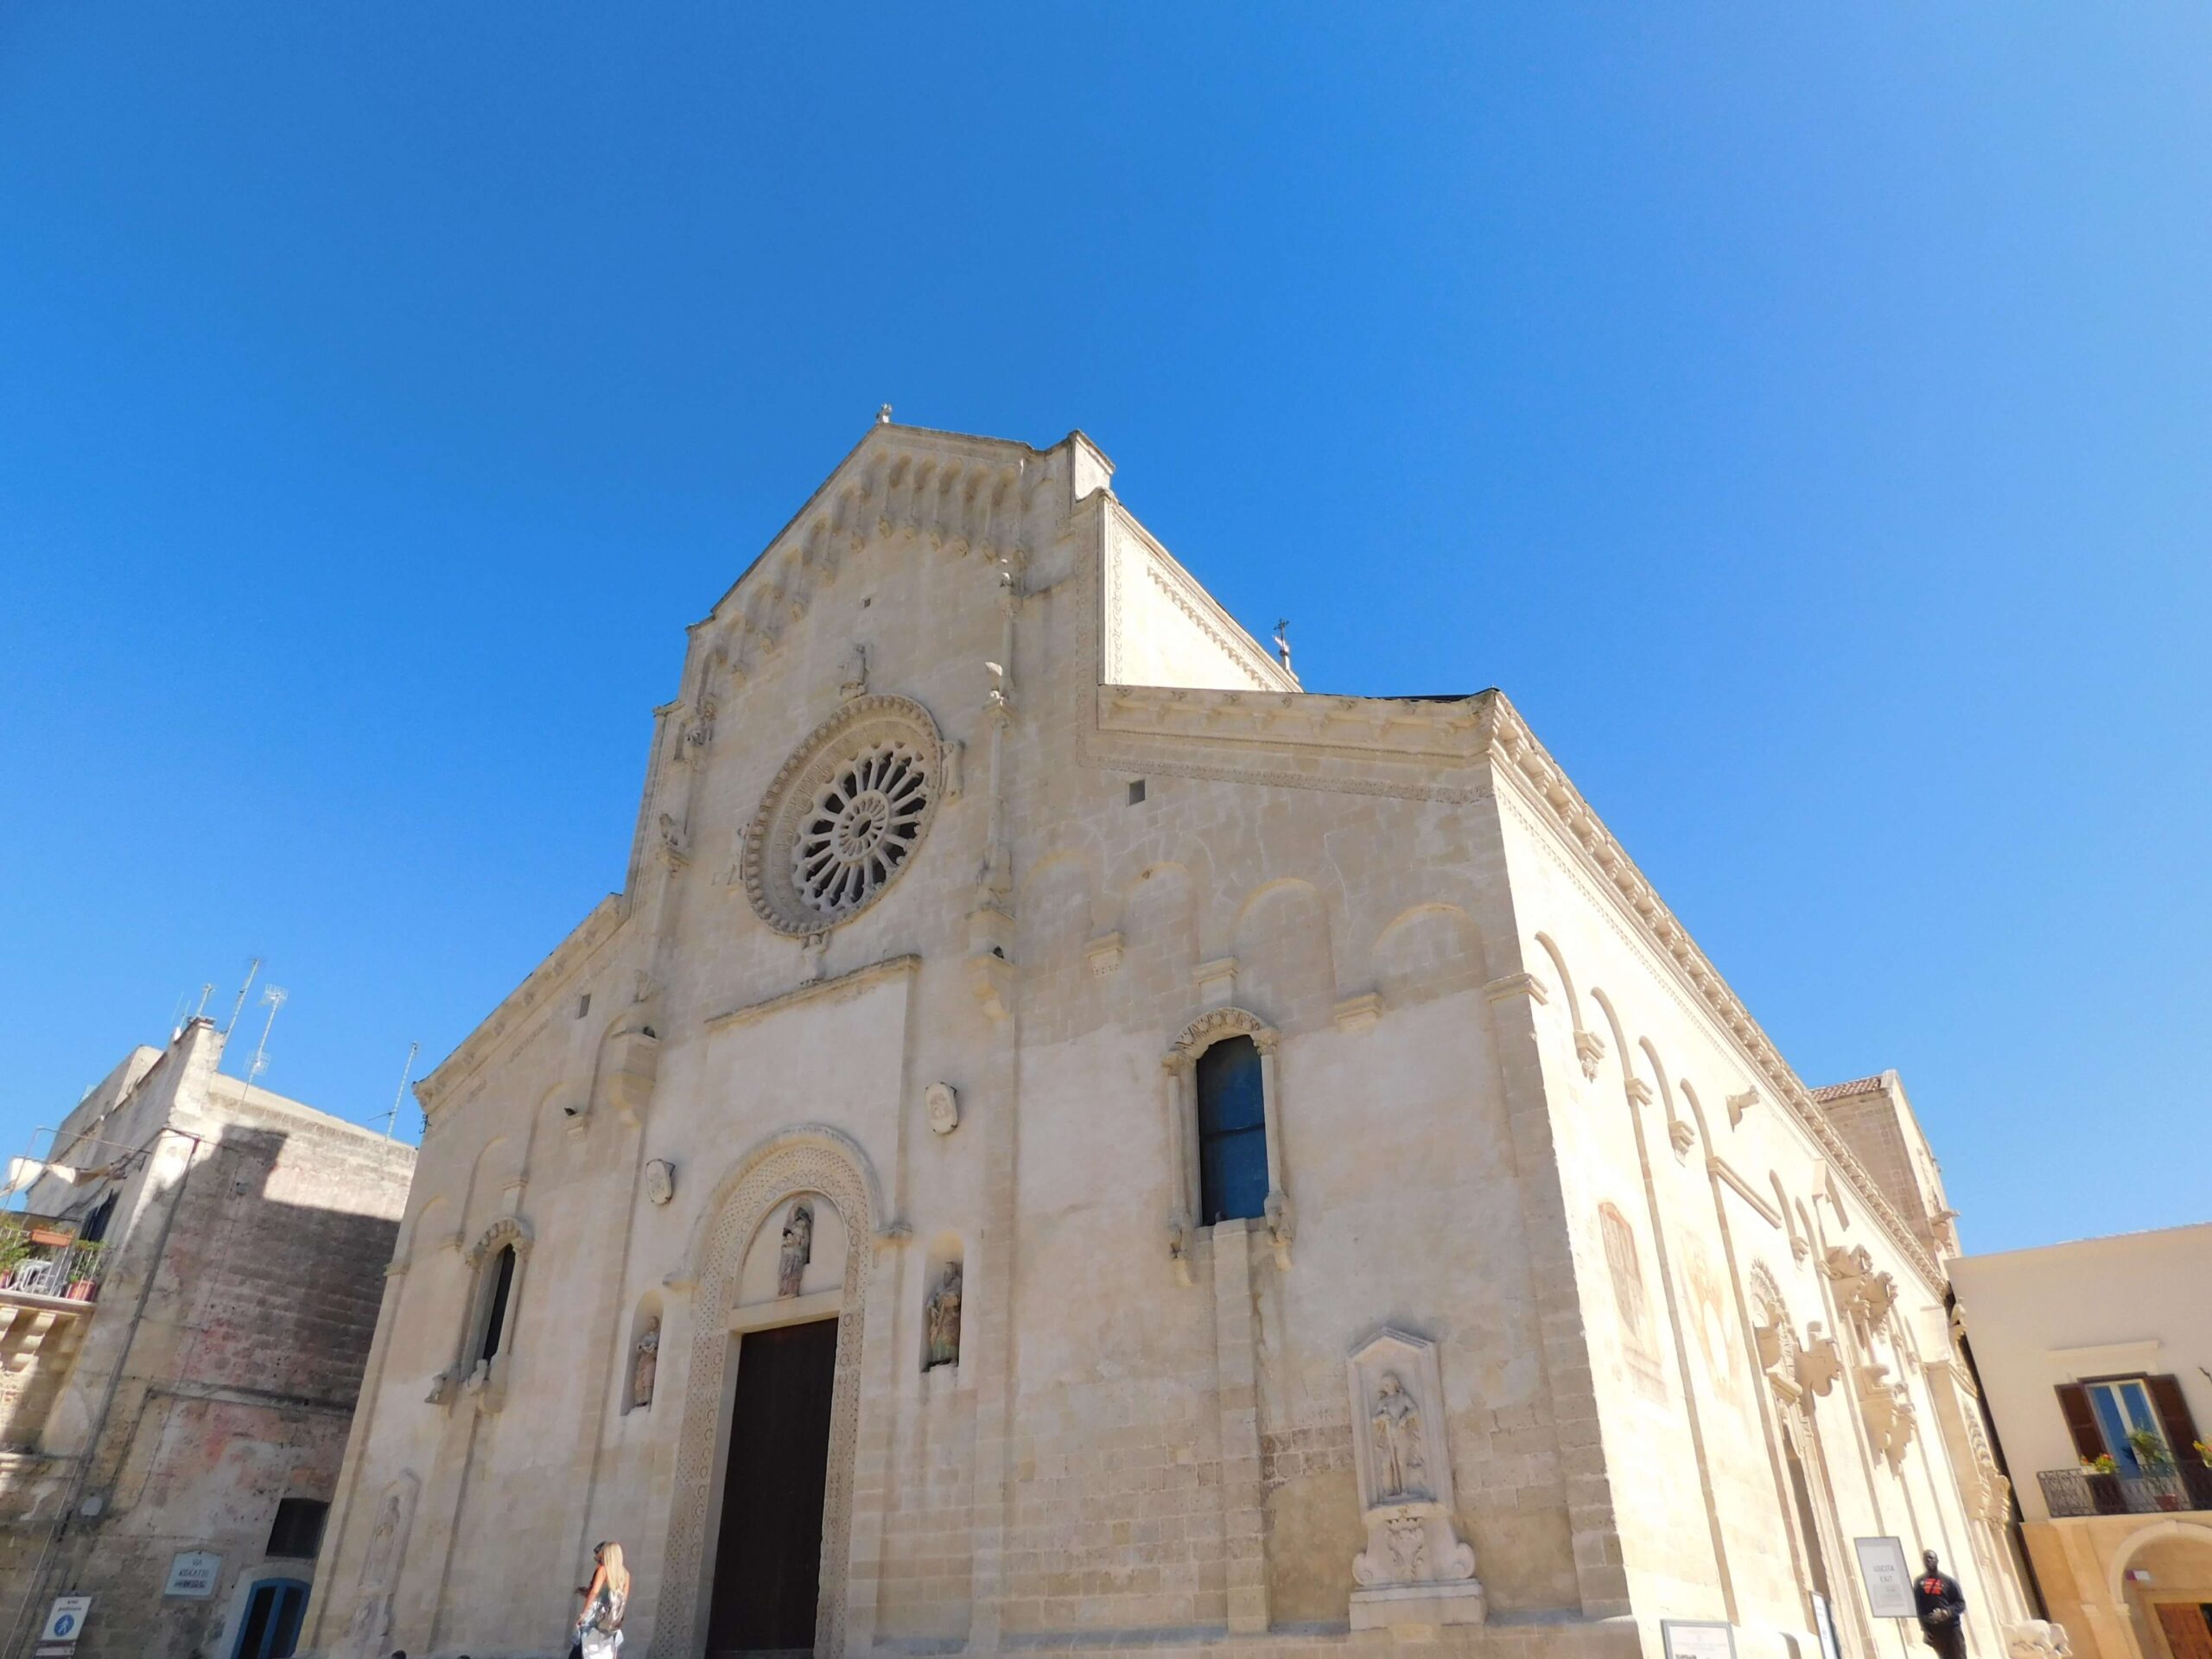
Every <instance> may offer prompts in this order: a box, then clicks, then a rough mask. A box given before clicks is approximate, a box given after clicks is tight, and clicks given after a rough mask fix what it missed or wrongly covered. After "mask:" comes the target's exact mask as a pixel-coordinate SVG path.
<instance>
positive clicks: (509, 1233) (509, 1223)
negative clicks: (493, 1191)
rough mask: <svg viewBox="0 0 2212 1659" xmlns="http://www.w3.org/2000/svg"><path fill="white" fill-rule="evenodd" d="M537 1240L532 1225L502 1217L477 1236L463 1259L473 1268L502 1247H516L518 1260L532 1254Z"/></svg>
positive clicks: (462, 1254)
mask: <svg viewBox="0 0 2212 1659" xmlns="http://www.w3.org/2000/svg"><path fill="white" fill-rule="evenodd" d="M536 1242H537V1234H536V1233H534V1232H532V1231H531V1225H530V1224H529V1223H528V1222H527V1221H524V1219H523V1218H522V1217H520V1216H501V1217H499V1219H498V1220H497V1221H495V1222H493V1224H491V1225H490V1226H489V1227H486V1229H485V1230H483V1231H482V1232H480V1233H479V1234H478V1235H477V1236H476V1242H475V1243H474V1244H471V1245H470V1246H469V1247H468V1248H467V1249H466V1250H464V1251H462V1252H461V1259H462V1260H463V1261H465V1262H467V1263H468V1265H469V1266H470V1267H472V1268H474V1267H480V1266H482V1265H483V1262H484V1258H485V1257H486V1256H487V1255H491V1254H492V1252H493V1251H494V1250H496V1249H499V1248H500V1247H501V1246H502V1245H506V1244H512V1245H513V1246H514V1247H515V1256H516V1258H517V1260H520V1259H521V1258H522V1257H524V1256H526V1255H529V1254H530V1247H531V1245H532V1244H533V1243H536Z"/></svg>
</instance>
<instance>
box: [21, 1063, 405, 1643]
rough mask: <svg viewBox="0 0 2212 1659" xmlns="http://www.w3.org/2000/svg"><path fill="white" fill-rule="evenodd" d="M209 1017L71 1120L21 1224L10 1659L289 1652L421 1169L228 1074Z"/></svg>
mask: <svg viewBox="0 0 2212 1659" xmlns="http://www.w3.org/2000/svg"><path fill="white" fill-rule="evenodd" d="M222 1049H223V1039H222V1037H221V1036H220V1034H219V1033H217V1031H216V1030H215V1028H214V1027H213V1025H212V1024H211V1023H210V1022H209V1021H207V1020H194V1021H192V1022H191V1023H190V1024H189V1025H188V1026H186V1027H184V1029H183V1030H181V1032H179V1033H177V1036H176V1039H175V1041H173V1042H172V1043H171V1044H170V1045H169V1046H168V1048H167V1049H166V1050H161V1049H154V1048H139V1049H137V1050H135V1051H134V1052H132V1053H131V1054H130V1057H129V1058H127V1059H125V1060H124V1063H123V1064H122V1065H119V1066H118V1067H117V1068H116V1070H115V1071H113V1072H112V1073H111V1074H110V1076H109V1077H107V1078H106V1079H105V1081H103V1082H102V1083H101V1084H99V1086H98V1087H96V1088H95V1089H94V1090H92V1092H91V1093H90V1094H88V1095H87V1096H86V1097H85V1099H84V1100H83V1101H82V1102H81V1103H79V1105H78V1106H77V1108H76V1109H75V1110H73V1112H71V1113H70V1114H69V1116H67V1118H65V1119H64V1120H63V1121H62V1123H61V1126H60V1129H59V1130H58V1131H57V1132H56V1134H55V1135H54V1148H53V1151H52V1153H51V1154H49V1160H50V1161H49V1162H48V1166H47V1170H46V1173H43V1174H42V1175H41V1176H40V1177H39V1179H37V1180H36V1181H35V1184H34V1185H32V1186H31V1187H30V1189H29V1193H28V1195H27V1198H26V1211H24V1212H23V1213H22V1214H10V1215H5V1216H0V1262H4V1268H0V1446H4V1447H5V1448H6V1449H5V1451H4V1452H0V1598H4V1599H0V1610H4V1617H5V1618H6V1619H7V1621H8V1635H7V1637H6V1638H5V1641H6V1643H7V1645H6V1647H5V1649H4V1651H5V1652H6V1654H7V1655H8V1656H10V1659H14V1656H16V1655H20V1654H28V1653H29V1652H30V1651H31V1649H32V1644H33V1643H34V1642H35V1639H36V1637H37V1636H38V1634H39V1631H40V1630H41V1626H42V1625H43V1624H44V1621H45V1618H46V1616H47V1611H48V1607H49V1605H51V1602H52V1600H53V1599H54V1597H56V1596H60V1595H89V1596H90V1597H92V1610H91V1613H90V1615H89V1617H88V1618H86V1620H85V1622H84V1626H83V1631H82V1638H81V1640H80V1641H79V1643H78V1646H77V1648H76V1650H75V1651H76V1655H77V1656H78V1659H185V1656H188V1655H191V1656H207V1659H282V1656H283V1655H286V1654H289V1653H291V1652H292V1651H294V1648H293V1643H294V1642H295V1641H296V1637H297V1634H298V1630H299V1624H300V1619H301V1618H302V1614H303V1613H304V1612H305V1611H306V1602H307V1592H308V1584H309V1581H310V1580H311V1579H312V1577H313V1568H314V1557H315V1550H316V1548H317V1545H318V1543H319V1541H320V1540H321V1532H322V1528H323V1524H324V1519H325V1515H326V1512H327V1507H328V1505H329V1503H330V1499H331V1497H332V1495H333V1493H334V1490H335V1487H336V1484H337V1478H338V1467H339V1462H340V1458H341V1457H342V1455H343V1453H344V1449H345V1439H346V1425H347V1423H348V1422H349V1421H350V1420H351V1418H352V1415H353V1404H354V1400H355V1396H356V1395H357V1393H358V1391H359V1387H360V1379H361V1365H362V1362H363V1360H364V1359H365V1357H366V1355H367V1351H368V1345H369V1339H370V1336H371V1334H372V1330H373V1328H374V1325H375V1320H376V1309H377V1304H378V1298H379V1297H380V1295H381V1294H382V1293H383V1287H384V1271H385V1264H386V1262H388V1261H389V1259H390V1257H391V1244H392V1240H393V1237H394V1236H395V1234H396V1233H397V1223H398V1217H399V1216H400V1214H401V1212H402V1211H403V1209H404V1206H405V1204H406V1199H407V1183H408V1179H409V1178H410V1175H411V1174H412V1173H413V1169H414V1163H415V1154H414V1149H413V1148H412V1147H406V1146H402V1145H398V1144H396V1143H394V1142H392V1141H387V1140H386V1139H385V1138H384V1137H383V1136H382V1135H378V1134H377V1133H375V1132H374V1131H373V1130H369V1129H363V1128H356V1127H355V1126H354V1125H353V1124H350V1123H345V1122H340V1121H339V1120H338V1119H336V1118H334V1117H331V1116H327V1115H326V1114H324V1113H321V1112H318V1111H315V1109H312V1108H310V1107H307V1106H302V1105H301V1104H300V1103H298V1102H297V1101H291V1100H286V1099H283V1097H282V1096H277V1095H272V1094H270V1093H269V1092H268V1091H267V1090H264V1089H258V1088H250V1087H248V1086H247V1085H246V1084H243V1083H241V1082H239V1081H238V1079H237V1078H235V1077H226V1076H224V1075H223V1074H221V1073H220V1072H219V1071H217V1070H216V1069H215V1068H216V1065H217V1063H218V1062H219V1060H220V1058H221V1056H222Z"/></svg>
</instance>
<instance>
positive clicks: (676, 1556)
mask: <svg viewBox="0 0 2212 1659" xmlns="http://www.w3.org/2000/svg"><path fill="white" fill-rule="evenodd" d="M799 1197H812V1198H818V1199H820V1200H821V1201H823V1202H824V1203H827V1204H828V1205H830V1206H832V1207H833V1208H834V1209H835V1211H836V1218H837V1220H838V1221H839V1222H840V1223H841V1224H842V1231H843V1233H844V1236H845V1237H846V1239H847V1240H848V1241H849V1247H848V1248H847V1249H846V1251H845V1264H844V1274H843V1278H842V1282H841V1283H840V1285H839V1286H838V1287H837V1289H836V1292H835V1300H834V1305H833V1304H832V1302H831V1301H830V1300H829V1298H828V1297H823V1298H821V1299H820V1300H821V1302H822V1307H823V1309H824V1310H826V1311H828V1312H829V1313H834V1314H835V1315H836V1319H837V1337H836V1360H835V1363H834V1368H833V1370H832V1374H831V1376H832V1382H831V1399H830V1409H829V1455H828V1464H827V1470H826V1478H825V1484H824V1493H823V1512H822V1569H821V1597H820V1602H819V1612H818V1616H817V1623H816V1626H815V1640H814V1648H815V1651H816V1653H817V1654H819V1655H823V1656H827V1655H829V1654H832V1653H835V1652H836V1651H837V1650H838V1649H839V1648H840V1646H841V1645H842V1640H843V1634H844V1616H845V1577H846V1567H847V1564H848V1562H849V1559H850V1549H849V1540H850V1535H851V1528H852V1490H853V1453H854V1446H855V1437H856V1433H857V1430H858V1420H859V1405H860V1382H861V1332H862V1326H863V1325H864V1323H865V1319H866V1308H865V1306H864V1303H865V1295H866V1287H867V1282H868V1266H869V1263H870V1262H871V1261H872V1260H873V1257H874V1249H873V1248H872V1247H873V1243H874V1236H875V1226H876V1217H877V1213H878V1211H879V1208H880V1205H879V1203H878V1199H877V1192H876V1183H875V1179H874V1173H873V1172H872V1171H871V1170H870V1169H869V1168H868V1160H867V1158H866V1156H865V1155H864V1154H862V1153H861V1149H860V1148H859V1147H858V1146H856V1145H855V1143H854V1142H853V1141H852V1140H851V1139H850V1138H849V1136H847V1135H842V1134H840V1133H839V1132H838V1131H836V1130H835V1129H831V1128H826V1127H820V1126H813V1127H809V1128H800V1129H794V1130H791V1131H790V1132H788V1133H786V1134H784V1135H778V1136H777V1137H775V1138H774V1139H773V1140H772V1141H769V1142H768V1143H767V1144H766V1145H765V1146H763V1147H760V1148H758V1149H757V1150H756V1151H755V1152H753V1154H751V1155H749V1156H748V1157H747V1159H746V1160H744V1161H743V1162H742V1163H741V1165H740V1166H739V1167H738V1169H737V1170H736V1171H735V1172H734V1173H733V1174H732V1175H731V1176H730V1178H729V1179H728V1180H726V1181H725V1182H724V1183H723V1185H722V1190H721V1192H720V1193H719V1194H718V1195H717V1199H716V1202H715V1204H714V1205H710V1206H709V1208H708V1209H707V1211H706V1212H705V1219H704V1221H703V1223H702V1228H701V1230H700V1232H699V1233H698V1234H697V1235H696V1236H695V1238H694V1243H693V1249H692V1270H693V1274H694V1278H695V1286H696V1288H695V1291H694V1299H693V1311H694V1318H693V1321H692V1334H691V1352H690V1363H689V1365H688V1366H687V1368H686V1371H685V1376H684V1382H683V1421H682V1424H681V1427H680V1428H679V1429H678V1432H677V1452H676V1472H675V1478H674V1480H673V1482H672V1483H671V1495H670V1507H669V1530H668V1545H667V1548H666V1550H665V1552H664V1555H663V1558H662V1559H663V1560H664V1562H665V1563H666V1573H665V1576H664V1579H663V1580H662V1581H661V1592H660V1599H659V1605H658V1608H657V1609H656V1617H655V1618H654V1620H653V1635H652V1649H651V1654H652V1659H690V1656H691V1655H694V1654H696V1653H697V1652H698V1651H699V1645H700V1643H701V1642H702V1640H703V1639H704V1636H705V1631H706V1623H707V1616H708V1611H709V1605H710V1600H711V1597H712V1594H713V1573H712V1572H711V1571H710V1568H709V1562H710V1560H711V1554H710V1551H709V1545H710V1544H711V1542H712V1541H713V1538H712V1534H713V1533H714V1531H715V1529H716V1528H717V1526H718V1524H719V1522H720V1515H719V1513H718V1508H717V1505H716V1503H715V1500H716V1498H717V1497H719V1495H720V1494H719V1491H718V1488H719V1480H720V1476H721V1471H722V1466H723V1459H724V1455H725V1452H726V1447H727V1443H728V1423H727V1422H726V1421H725V1417H726V1414H725V1411H724V1406H725V1403H726V1402H727V1401H728V1398H729V1395H730V1392H731V1389H732V1385H733V1384H734V1380H735V1379H734V1376H733V1375H732V1373H731V1370H730V1359H731V1356H732V1354H733V1352H734V1350H735V1347H736V1340H737V1339H736V1338H735V1337H734V1335H733V1327H732V1313H733V1304H734V1300H735V1297H736V1292H737V1288H738V1283H739V1280H740V1276H741V1274H742V1272H743V1269H744V1265H745V1260H746V1255H747V1249H748V1248H749V1247H750V1246H751V1245H752V1243H753V1238H754V1236H755V1235H756V1234H758V1233H759V1232H760V1228H761V1225H762V1224H763V1223H764V1222H766V1220H767V1219H768V1217H769V1215H770V1213H771V1212H772V1211H775V1210H776V1209H777V1208H778V1207H779V1205H785V1204H786V1203H787V1202H788V1201H789V1200H791V1199H792V1198H799Z"/></svg>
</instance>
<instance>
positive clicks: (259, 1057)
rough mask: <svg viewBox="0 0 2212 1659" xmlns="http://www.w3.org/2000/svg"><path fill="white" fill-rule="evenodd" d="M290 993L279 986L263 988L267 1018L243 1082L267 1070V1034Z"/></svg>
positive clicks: (262, 994)
mask: <svg viewBox="0 0 2212 1659" xmlns="http://www.w3.org/2000/svg"><path fill="white" fill-rule="evenodd" d="M289 995H291V993H290V992H289V991H288V990H286V989H285V988H283V986H281V985H269V986H264V988H263V989H262V993H261V1000H262V1001H263V1002H264V1004H266V1005H267V1007H268V1009H269V1018H268V1019H267V1020H265V1021H264V1023H263V1025H262V1027H261V1040H260V1041H259V1042H257V1043H256V1044H255V1045H254V1046H253V1064H252V1065H250V1066H248V1067H247V1068H246V1074H245V1080H246V1081H247V1082H248V1083H249V1084H250V1083H251V1082H252V1081H253V1080H254V1079H255V1078H256V1077H259V1076H260V1075H261V1074H262V1073H263V1072H264V1071H266V1070H268V1068H269V1033H270V1029H271V1028H272V1027H274V1026H275V1025H276V1023H277V1009H279V1008H281V1007H283V1006H284V999H285V998H286V997H288V996H289Z"/></svg>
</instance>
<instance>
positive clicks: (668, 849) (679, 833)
mask: <svg viewBox="0 0 2212 1659" xmlns="http://www.w3.org/2000/svg"><path fill="white" fill-rule="evenodd" d="M660 844H661V850H662V851H664V852H665V853H666V854H667V855H669V856H670V857H671V858H672V859H676V860H678V861H681V860H682V859H683V858H684V857H685V856H686V851H687V849H685V847H684V844H683V825H682V824H680V823H677V821H676V818H675V816H674V815H673V814H671V813H667V812H664V813H662V814H661V815H660Z"/></svg>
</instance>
